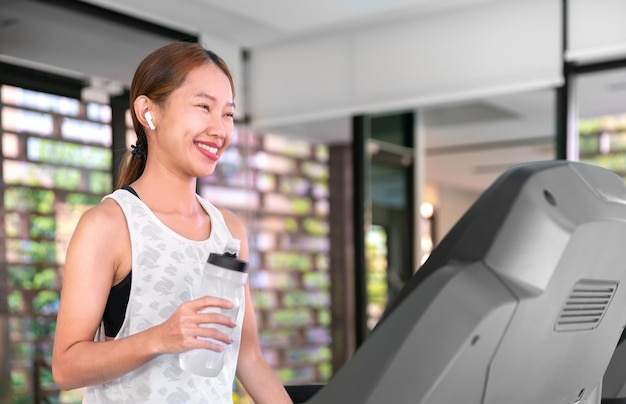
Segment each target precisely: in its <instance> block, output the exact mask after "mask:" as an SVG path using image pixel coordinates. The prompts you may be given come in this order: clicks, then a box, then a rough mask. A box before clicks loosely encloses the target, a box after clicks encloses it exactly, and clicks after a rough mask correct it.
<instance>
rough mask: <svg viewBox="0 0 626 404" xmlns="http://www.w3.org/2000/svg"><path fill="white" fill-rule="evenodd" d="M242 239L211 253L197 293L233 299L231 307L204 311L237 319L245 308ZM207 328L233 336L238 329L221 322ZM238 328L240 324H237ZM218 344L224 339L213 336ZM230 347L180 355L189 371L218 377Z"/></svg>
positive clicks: (182, 366)
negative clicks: (240, 257) (222, 250)
mask: <svg viewBox="0 0 626 404" xmlns="http://www.w3.org/2000/svg"><path fill="white" fill-rule="evenodd" d="M238 251H239V240H236V239H233V240H231V242H229V244H227V246H226V252H225V253H224V254H217V253H211V254H210V255H209V258H208V260H207V263H206V264H205V266H204V272H203V274H202V282H201V284H200V287H199V289H198V293H197V296H198V297H200V296H216V297H222V298H225V299H228V300H230V301H231V302H233V307H232V308H231V309H222V308H218V307H208V308H206V309H205V310H203V311H202V312H203V313H216V312H217V313H221V314H224V315H227V316H229V317H231V318H233V319H235V320H236V319H237V317H238V315H239V310H243V307H242V305H243V304H244V292H243V290H244V285H245V283H246V281H247V279H248V273H247V266H248V264H247V262H245V261H243V260H240V259H239V258H237V254H236V253H237V252H238ZM203 326H206V327H214V328H215V329H217V330H219V331H222V332H224V333H226V334H228V335H229V336H230V337H232V336H233V332H234V330H235V329H234V328H230V327H226V326H223V325H218V324H206V325H203ZM235 328H237V327H235ZM209 340H211V341H212V342H213V343H215V344H220V345H224V344H222V343H221V342H220V341H217V340H213V339H210V338H209ZM228 349H230V345H228V346H227V347H226V349H225V350H224V351H223V352H215V351H212V350H210V349H192V350H189V351H186V352H183V353H181V354H180V355H179V363H180V367H181V368H182V369H184V370H186V371H188V372H191V373H194V374H196V375H199V376H205V377H215V376H217V375H218V374H219V373H220V371H221V370H222V367H223V366H224V354H225V353H226V352H227V350H228Z"/></svg>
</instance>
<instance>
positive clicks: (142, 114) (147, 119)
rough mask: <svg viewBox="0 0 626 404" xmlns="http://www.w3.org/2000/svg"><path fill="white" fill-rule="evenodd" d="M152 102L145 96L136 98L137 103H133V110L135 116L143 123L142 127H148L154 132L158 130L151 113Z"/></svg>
mask: <svg viewBox="0 0 626 404" xmlns="http://www.w3.org/2000/svg"><path fill="white" fill-rule="evenodd" d="M152 105H153V104H152V102H151V101H150V99H149V98H148V97H146V96H145V95H140V96H139V97H137V98H135V102H133V108H134V109H135V115H136V116H137V119H138V120H139V122H140V123H141V125H142V126H144V127H146V126H147V127H148V128H150V129H152V130H155V129H156V126H155V124H154V117H153V116H152V113H151V112H150V107H151V106H152Z"/></svg>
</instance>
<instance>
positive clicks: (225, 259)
mask: <svg viewBox="0 0 626 404" xmlns="http://www.w3.org/2000/svg"><path fill="white" fill-rule="evenodd" d="M207 262H208V263H209V264H213V265H217V266H218V267H222V268H226V269H232V270H233V271H237V272H248V263H247V262H246V261H244V260H240V259H239V258H237V256H236V255H235V254H230V253H225V254H217V253H211V254H209V259H208V260H207Z"/></svg>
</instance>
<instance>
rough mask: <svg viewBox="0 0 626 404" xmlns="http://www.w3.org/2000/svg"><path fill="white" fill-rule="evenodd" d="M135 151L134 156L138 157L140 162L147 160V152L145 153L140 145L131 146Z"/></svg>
mask: <svg viewBox="0 0 626 404" xmlns="http://www.w3.org/2000/svg"><path fill="white" fill-rule="evenodd" d="M130 147H131V149H133V151H132V152H131V153H132V154H133V156H135V157H137V158H138V159H139V160H145V159H146V152H144V150H143V147H141V145H140V144H139V143H137V144H133V145H131V146H130Z"/></svg>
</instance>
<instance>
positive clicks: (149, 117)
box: [144, 111, 156, 130]
mask: <svg viewBox="0 0 626 404" xmlns="http://www.w3.org/2000/svg"><path fill="white" fill-rule="evenodd" d="M144 116H145V117H146V121H148V126H149V127H150V129H152V130H155V129H156V126H154V122H152V114H151V113H150V111H148V112H146V114H145V115H144Z"/></svg>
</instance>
